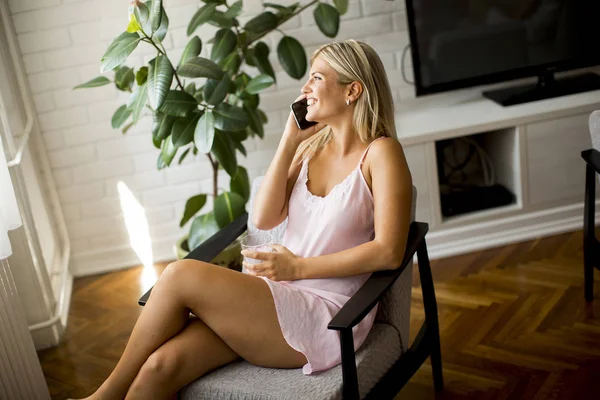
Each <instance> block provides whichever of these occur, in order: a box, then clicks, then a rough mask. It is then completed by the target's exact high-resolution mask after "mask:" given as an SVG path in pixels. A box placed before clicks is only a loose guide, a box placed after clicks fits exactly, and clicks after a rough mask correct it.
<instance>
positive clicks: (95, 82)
mask: <svg viewBox="0 0 600 400" xmlns="http://www.w3.org/2000/svg"><path fill="white" fill-rule="evenodd" d="M109 83H110V79H108V78H107V77H105V76H98V77H96V78H94V79H92V80H91V81H87V82H86V83H82V84H81V85H77V86H75V87H74V88H73V89H83V88H93V87H98V86H104V85H108V84H109Z"/></svg>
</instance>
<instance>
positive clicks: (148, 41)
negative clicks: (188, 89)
mask: <svg viewBox="0 0 600 400" xmlns="http://www.w3.org/2000/svg"><path fill="white" fill-rule="evenodd" d="M140 31H141V32H142V34H143V35H144V37H145V38H146V40H144V41H145V42H147V43H150V44H151V45H152V46H154V48H155V49H156V51H158V52H159V53H160V54H162V55H163V56H165V57H167V60H169V64H171V68H172V69H173V75H174V76H175V80H176V81H177V85H178V86H179V88H180V89H181V90H185V89H184V88H183V85H182V84H181V81H180V80H179V75H177V70H176V69H175V66H174V65H173V63H172V62H171V59H170V58H169V56H167V52H166V50H164V47H163V50H161V49H160V48H159V47H158V46H157V45H156V43H154V40H152V39H151V38H150V37H149V36H148V35H147V34H146V32H144V30H140ZM161 46H162V44H161Z"/></svg>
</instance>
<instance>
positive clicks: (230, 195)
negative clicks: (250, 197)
mask: <svg viewBox="0 0 600 400" xmlns="http://www.w3.org/2000/svg"><path fill="white" fill-rule="evenodd" d="M245 205H246V202H245V201H244V198H243V197H242V196H240V195H239V194H237V193H235V192H225V193H222V194H221V195H220V196H218V197H217V198H216V199H215V209H214V213H215V219H216V220H217V224H218V225H219V228H221V229H222V228H224V227H225V226H227V225H228V224H230V223H232V222H233V221H235V219H236V218H237V217H239V216H240V215H242V214H243V213H244V212H245V211H246V210H245Z"/></svg>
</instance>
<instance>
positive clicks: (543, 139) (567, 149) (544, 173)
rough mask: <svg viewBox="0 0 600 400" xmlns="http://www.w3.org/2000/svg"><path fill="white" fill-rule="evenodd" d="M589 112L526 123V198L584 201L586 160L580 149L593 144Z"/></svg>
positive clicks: (538, 201) (546, 201)
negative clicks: (527, 188) (527, 183)
mask: <svg viewBox="0 0 600 400" xmlns="http://www.w3.org/2000/svg"><path fill="white" fill-rule="evenodd" d="M589 114H590V113H588V112H586V113H583V114H577V115H574V116H571V117H564V118H556V119H550V120H546V121H542V122H536V123H532V124H528V125H527V128H526V129H527V174H528V177H527V178H528V181H529V201H530V202H531V205H533V206H537V205H540V204H544V203H557V202H562V203H564V202H568V201H583V194H584V192H585V164H584V163H583V161H582V159H581V155H580V153H581V151H582V150H585V149H589V148H590V147H591V146H592V141H591V139H590V131H589V126H588V119H589Z"/></svg>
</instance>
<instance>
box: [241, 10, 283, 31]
mask: <svg viewBox="0 0 600 400" xmlns="http://www.w3.org/2000/svg"><path fill="white" fill-rule="evenodd" d="M276 27H277V17H276V16H275V14H273V13H272V12H271V11H265V12H263V13H261V14H258V15H257V16H256V17H254V18H252V19H251V20H250V21H248V22H247V23H246V25H244V29H245V30H247V31H250V32H253V33H262V32H266V31H270V30H272V29H275V28H276Z"/></svg>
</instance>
